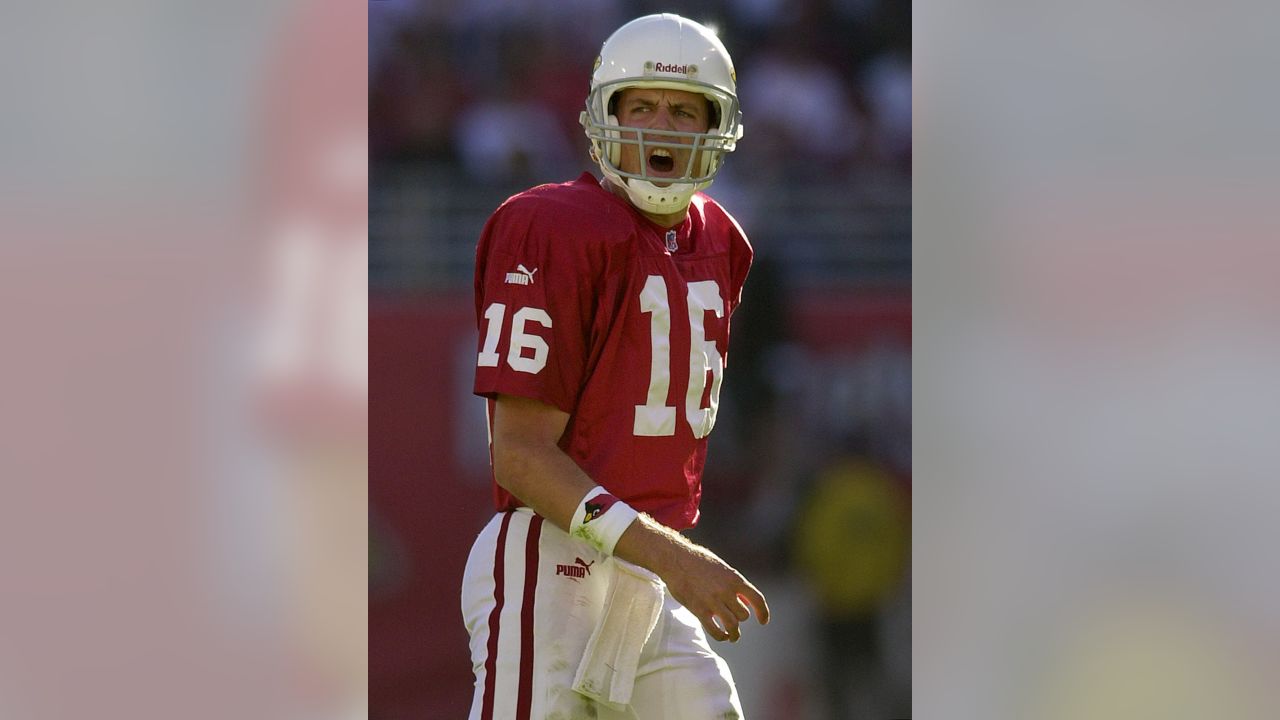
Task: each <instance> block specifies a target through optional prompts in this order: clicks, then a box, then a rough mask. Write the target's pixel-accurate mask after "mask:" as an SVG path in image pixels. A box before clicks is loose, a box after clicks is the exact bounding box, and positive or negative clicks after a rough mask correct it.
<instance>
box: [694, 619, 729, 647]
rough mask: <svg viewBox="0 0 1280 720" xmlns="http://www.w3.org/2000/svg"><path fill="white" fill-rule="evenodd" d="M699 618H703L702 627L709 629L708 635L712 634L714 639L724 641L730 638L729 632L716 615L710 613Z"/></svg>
mask: <svg viewBox="0 0 1280 720" xmlns="http://www.w3.org/2000/svg"><path fill="white" fill-rule="evenodd" d="M699 619H701V620H702V629H703V630H706V631H707V635H710V636H711V639H712V640H717V641H724V640H728V639H729V633H727V632H725V631H724V630H723V629H722V628H721V627H720V625H719V618H717V617H716V616H715V615H708V616H707V617H706V618H705V619H702V618H699Z"/></svg>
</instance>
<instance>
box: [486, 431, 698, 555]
mask: <svg viewBox="0 0 1280 720" xmlns="http://www.w3.org/2000/svg"><path fill="white" fill-rule="evenodd" d="M494 475H495V476H496V478H497V480H498V484H499V485H501V486H502V487H503V488H504V489H506V490H507V491H508V492H510V493H511V494H512V495H515V496H516V497H518V498H520V500H521V501H522V502H523V503H524V504H526V505H528V506H529V507H531V508H533V511H534V512H536V513H538V514H539V515H541V516H542V517H544V518H546V519H547V520H550V521H551V522H552V524H554V525H555V526H556V527H559V528H560V529H561V530H565V531H566V532H567V531H568V530H569V523H570V522H571V521H572V519H573V513H574V511H575V510H577V508H578V504H579V503H580V502H582V498H583V496H584V495H586V494H587V491H588V490H590V489H591V488H592V487H593V486H595V485H596V484H597V483H596V482H595V481H593V480H592V479H591V478H590V477H588V476H587V474H586V473H584V472H583V471H582V468H580V467H578V464H577V463H575V462H574V461H573V460H572V459H571V458H570V457H569V456H568V455H565V454H564V451H562V450H561V449H560V448H559V447H558V446H554V445H552V446H547V445H545V444H539V443H528V442H521V441H519V440H517V439H514V438H505V439H504V438H495V442H494ZM698 549H700V548H697V546H695V545H693V543H691V542H689V541H688V540H686V539H685V538H684V537H683V536H681V535H680V534H679V533H677V532H676V531H674V530H672V529H670V528H668V527H666V526H664V525H662V524H661V523H659V522H658V521H656V520H654V519H653V518H651V517H649V516H648V515H644V514H641V515H640V517H639V518H637V519H636V520H635V521H634V522H633V523H632V524H631V526H630V527H628V528H627V530H626V532H624V533H623V534H622V537H621V538H619V539H618V544H617V546H616V547H615V548H614V554H615V555H617V556H618V557H621V558H622V559H623V560H626V561H627V562H630V563H634V564H636V565H639V566H641V567H643V568H647V569H649V570H651V571H653V572H655V573H657V574H658V575H659V576H660V577H661V576H665V575H667V574H669V573H671V572H673V571H675V570H676V568H677V566H678V565H679V564H680V562H681V560H683V559H685V558H684V556H687V555H688V554H690V553H691V552H696V550H698Z"/></svg>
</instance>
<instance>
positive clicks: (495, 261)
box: [474, 201, 598, 413]
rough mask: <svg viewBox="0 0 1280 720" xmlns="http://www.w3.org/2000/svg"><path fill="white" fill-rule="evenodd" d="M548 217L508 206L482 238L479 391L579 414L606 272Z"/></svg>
mask: <svg viewBox="0 0 1280 720" xmlns="http://www.w3.org/2000/svg"><path fill="white" fill-rule="evenodd" d="M547 214H548V211H547V210H545V209H540V208H539V207H538V206H537V205H536V204H534V203H532V202H528V201H526V202H524V203H512V202H508V203H507V204H505V205H504V206H503V207H501V208H499V209H498V211H497V212H496V213H495V214H494V216H493V217H492V218H490V220H489V222H488V223H487V224H486V225H485V229H484V231H483V233H482V234H481V239H480V243H479V245H478V247H477V251H476V277H475V292H476V320H477V323H478V327H479V338H478V343H479V345H478V348H477V349H478V352H477V356H476V380H475V387H474V391H475V393H476V394H477V395H481V396H483V397H487V398H494V397H496V396H497V395H499V394H503V395H515V396H519V397H525V398H530V399H533V400H538V401H540V402H544V403H546V404H548V405H552V406H555V407H557V408H559V409H560V410H562V411H564V412H566V413H572V412H573V411H574V408H575V407H576V405H577V401H578V396H579V394H580V392H581V389H582V386H583V383H584V381H585V375H586V367H587V359H588V357H589V354H590V342H591V328H592V322H593V316H594V309H595V292H594V287H595V283H596V282H597V279H598V273H597V272H596V269H595V268H594V267H593V266H594V264H595V263H593V259H592V257H591V256H590V254H589V252H588V248H586V247H584V246H583V245H582V244H581V243H577V242H575V241H574V239H573V238H572V237H570V236H568V235H567V234H566V233H565V232H564V231H556V230H554V229H553V228H554V227H555V225H556V223H555V222H552V221H553V220H554V218H552V217H547ZM564 222H565V223H567V222H571V220H569V219H565V221H564Z"/></svg>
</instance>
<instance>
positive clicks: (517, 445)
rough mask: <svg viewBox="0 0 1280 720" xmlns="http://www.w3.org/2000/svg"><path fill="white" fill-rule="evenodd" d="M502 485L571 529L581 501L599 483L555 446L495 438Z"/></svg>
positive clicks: (497, 471) (497, 473)
mask: <svg viewBox="0 0 1280 720" xmlns="http://www.w3.org/2000/svg"><path fill="white" fill-rule="evenodd" d="M493 471H494V477H495V478H496V479H497V481H498V484H499V485H501V486H502V487H503V488H504V489H505V490H506V491H507V492H509V493H511V494H512V495H515V496H516V497H518V498H520V500H521V502H523V503H524V504H525V505H528V506H529V507H531V508H533V511H534V512H536V513H538V514H539V515H541V516H542V517H544V518H546V519H547V520H550V521H551V522H552V524H554V525H555V526H556V527H558V528H560V529H561V530H564V531H566V532H568V530H569V523H570V521H572V519H573V513H574V511H575V510H576V509H577V508H578V503H579V502H580V501H581V500H582V497H583V496H584V495H586V494H587V491H588V490H590V489H591V488H592V487H593V486H595V484H596V483H594V482H593V481H592V480H591V478H589V477H587V474H586V473H584V472H582V468H580V467H578V464H577V463H575V462H574V461H573V460H572V459H571V458H570V457H569V456H568V455H565V454H564V452H563V451H562V450H561V449H560V448H559V447H558V446H555V445H551V446H547V445H545V444H540V443H529V442H520V441H517V440H511V439H507V440H501V439H498V438H495V441H494V447H493Z"/></svg>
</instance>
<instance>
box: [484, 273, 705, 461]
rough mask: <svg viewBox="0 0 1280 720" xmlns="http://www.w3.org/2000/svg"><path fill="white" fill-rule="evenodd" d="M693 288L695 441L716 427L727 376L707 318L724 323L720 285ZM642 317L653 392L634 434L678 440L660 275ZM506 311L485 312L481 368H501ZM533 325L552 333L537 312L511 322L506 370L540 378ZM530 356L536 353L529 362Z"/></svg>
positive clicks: (521, 313) (689, 397)
mask: <svg viewBox="0 0 1280 720" xmlns="http://www.w3.org/2000/svg"><path fill="white" fill-rule="evenodd" d="M688 287H689V297H688V308H689V341H690V342H689V387H688V388H687V389H686V390H685V394H684V399H685V403H684V405H685V413H684V416H685V420H686V421H688V423H689V428H690V429H691V430H692V431H693V436H694V437H696V438H704V437H706V436H707V435H708V434H710V433H711V428H712V427H714V426H715V424H716V409H717V407H718V406H719V404H720V380H721V378H722V377H723V375H724V358H723V357H722V356H721V355H720V351H719V350H718V349H717V348H716V344H715V341H714V340H707V339H706V329H705V317H706V314H707V313H708V312H714V313H715V314H716V317H717V318H722V317H724V299H723V298H722V297H721V296H720V286H719V284H717V283H716V281H715V280H701V281H698V282H691V283H689V285H688ZM640 311H641V312H643V313H648V314H649V315H650V320H649V349H650V356H649V357H650V360H649V391H648V393H647V394H646V397H645V403H644V404H643V405H636V406H635V421H634V426H633V434H635V435H639V436H646V437H661V436H669V435H674V434H675V432H676V408H675V407H673V406H670V405H667V404H666V402H667V395H668V394H669V391H670V389H671V305H670V303H668V301H667V282H666V280H665V279H664V278H663V276H661V275H650V276H648V278H646V280H645V284H644V288H643V289H642V290H641V291H640ZM506 312H507V306H506V305H505V304H503V303H493V304H491V305H490V306H489V307H488V308H486V309H485V311H484V318H485V320H486V321H488V327H487V329H486V331H485V336H484V346H483V347H482V348H481V349H480V355H479V357H478V358H477V360H476V364H477V365H478V366H480V367H497V366H498V362H499V360H500V359H501V358H500V357H499V355H498V352H497V350H498V339H499V335H500V333H501V332H502V321H503V319H504V318H505V316H506ZM529 322H534V323H537V324H539V325H541V326H543V327H545V328H549V327H551V316H550V315H548V314H547V311H545V310H543V309H541V308H535V307H523V308H520V309H519V310H517V311H516V312H515V314H514V315H513V316H512V318H511V346H510V348H508V350H507V365H509V366H511V369H512V370H516V371H518V372H526V373H531V374H536V373H538V372H540V371H541V370H542V368H544V367H546V365H547V354H548V352H549V348H548V347H547V341H546V340H543V339H542V338H541V337H539V336H537V335H533V334H530V333H527V332H525V325H526V323H529ZM526 350H530V351H532V356H531V357H526V353H525V351H526ZM708 373H710V374H711V393H710V396H709V403H708V405H709V407H705V408H704V407H702V395H703V393H705V392H706V390H707V374H708Z"/></svg>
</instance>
